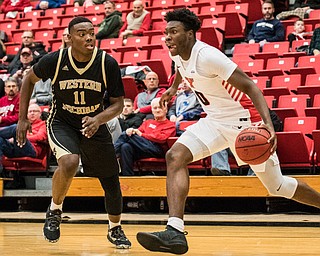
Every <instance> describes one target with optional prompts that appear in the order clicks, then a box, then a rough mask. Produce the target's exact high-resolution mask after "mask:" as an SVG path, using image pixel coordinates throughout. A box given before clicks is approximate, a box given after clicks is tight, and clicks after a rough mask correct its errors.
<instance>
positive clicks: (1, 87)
mask: <svg viewBox="0 0 320 256" xmlns="http://www.w3.org/2000/svg"><path fill="white" fill-rule="evenodd" d="M4 95H5V92H4V82H3V80H2V79H1V78H0V98H2V97H3V96H4Z"/></svg>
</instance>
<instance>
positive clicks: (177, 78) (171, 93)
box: [159, 70, 182, 108]
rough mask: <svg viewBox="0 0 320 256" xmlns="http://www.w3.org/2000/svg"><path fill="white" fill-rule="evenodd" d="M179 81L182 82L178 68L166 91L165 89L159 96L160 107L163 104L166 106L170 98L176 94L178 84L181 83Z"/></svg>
mask: <svg viewBox="0 0 320 256" xmlns="http://www.w3.org/2000/svg"><path fill="white" fill-rule="evenodd" d="M181 82H182V77H181V74H180V72H179V70H177V71H176V75H175V78H174V80H173V83H172V85H171V86H170V88H169V89H168V90H167V91H165V92H164V93H163V94H162V95H161V98H160V101H159V105H160V107H161V108H162V107H164V106H167V104H168V103H169V101H170V100H171V98H172V97H173V96H175V95H176V93H177V91H178V87H179V84H181Z"/></svg>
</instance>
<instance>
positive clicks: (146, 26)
mask: <svg viewBox="0 0 320 256" xmlns="http://www.w3.org/2000/svg"><path fill="white" fill-rule="evenodd" d="M150 26H151V15H150V13H147V14H146V16H145V17H144V19H143V21H142V24H141V26H140V28H139V29H137V30H133V31H132V34H133V35H134V36H141V35H143V32H144V31H147V30H149V29H150Z"/></svg>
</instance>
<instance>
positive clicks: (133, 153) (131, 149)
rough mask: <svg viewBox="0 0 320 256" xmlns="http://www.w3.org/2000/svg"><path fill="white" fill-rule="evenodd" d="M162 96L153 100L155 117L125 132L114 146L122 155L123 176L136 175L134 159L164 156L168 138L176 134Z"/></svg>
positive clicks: (119, 154)
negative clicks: (160, 102) (161, 99)
mask: <svg viewBox="0 0 320 256" xmlns="http://www.w3.org/2000/svg"><path fill="white" fill-rule="evenodd" d="M159 101H160V98H155V99H153V100H152V102H151V107H152V113H153V115H154V119H149V120H146V121H144V122H143V123H142V125H141V126H140V127H139V128H138V129H134V128H129V129H127V130H126V131H125V132H123V133H122V134H121V135H120V137H119V139H118V140H117V142H116V143H115V145H114V147H115V150H116V154H117V156H118V157H120V163H121V173H122V175H123V176H132V175H134V170H133V164H134V161H136V160H139V159H142V158H148V157H159V158H160V157H164V155H165V152H166V150H167V149H168V148H167V143H166V142H167V139H168V138H169V137H171V136H174V135H175V134H176V131H175V125H174V124H173V123H172V122H170V121H169V120H168V119H167V117H166V114H167V107H164V108H161V107H160V105H159Z"/></svg>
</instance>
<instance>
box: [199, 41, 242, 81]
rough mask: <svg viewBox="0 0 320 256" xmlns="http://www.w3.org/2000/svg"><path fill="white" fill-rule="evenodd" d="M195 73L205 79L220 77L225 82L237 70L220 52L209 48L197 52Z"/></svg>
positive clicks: (235, 65)
mask: <svg viewBox="0 0 320 256" xmlns="http://www.w3.org/2000/svg"><path fill="white" fill-rule="evenodd" d="M198 63H201V64H199V65H198V64H197V71H198V73H199V74H200V75H202V76H205V77H212V78H213V77H215V76H217V75H218V76H220V77H221V78H222V79H223V80H225V81H227V80H228V79H229V78H230V76H231V75H232V74H233V72H234V71H235V69H236V68H237V64H235V63H234V62H233V61H232V60H230V59H229V58H228V57H227V56H226V55H225V54H223V53H222V52H221V51H220V50H218V49H216V48H213V47H210V48H207V47H205V48H202V49H201V50H200V52H199V56H198Z"/></svg>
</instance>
